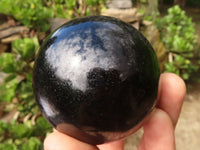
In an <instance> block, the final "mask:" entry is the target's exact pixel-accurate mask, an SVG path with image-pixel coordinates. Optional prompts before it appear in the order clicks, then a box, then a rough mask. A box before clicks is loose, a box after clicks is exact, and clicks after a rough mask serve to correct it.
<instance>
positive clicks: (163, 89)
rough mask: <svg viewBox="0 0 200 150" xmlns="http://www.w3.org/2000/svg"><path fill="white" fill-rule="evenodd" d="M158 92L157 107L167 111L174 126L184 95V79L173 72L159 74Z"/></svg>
mask: <svg viewBox="0 0 200 150" xmlns="http://www.w3.org/2000/svg"><path fill="white" fill-rule="evenodd" d="M158 93H159V94H158V104H157V107H158V108H160V109H162V110H164V111H165V112H166V113H168V115H169V116H170V118H171V120H172V122H173V125H174V127H175V126H176V123H177V121H178V117H179V115H180V112H181V107H182V104H183V101H184V98H185V95H186V87H185V83H184V81H183V80H182V79H181V78H180V77H179V76H177V75H175V74H173V73H164V74H162V75H161V76H160V82H159V92H158Z"/></svg>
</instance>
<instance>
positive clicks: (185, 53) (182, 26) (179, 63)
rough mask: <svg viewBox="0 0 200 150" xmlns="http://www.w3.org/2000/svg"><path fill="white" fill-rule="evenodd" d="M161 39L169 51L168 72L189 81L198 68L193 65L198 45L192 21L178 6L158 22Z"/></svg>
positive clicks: (169, 10)
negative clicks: (195, 49)
mask: <svg viewBox="0 0 200 150" xmlns="http://www.w3.org/2000/svg"><path fill="white" fill-rule="evenodd" d="M157 26H158V28H159V30H160V31H161V38H162V41H163V43H164V45H165V46H166V48H167V49H168V53H169V56H170V59H169V62H167V63H166V64H165V69H166V72H173V73H176V74H178V75H180V76H181V77H182V78H183V79H184V80H188V79H189V78H190V76H191V75H192V73H194V72H196V71H197V70H198V67H197V66H196V65H194V64H193V63H192V58H193V55H194V48H195V45H196V43H197V41H196V38H197V36H196V35H195V28H194V24H193V23H192V19H191V18H189V17H187V16H186V15H185V12H184V11H183V10H181V8H180V7H179V6H178V5H175V6H173V7H171V8H169V9H168V14H167V15H166V16H165V17H163V18H162V19H158V20H157Z"/></svg>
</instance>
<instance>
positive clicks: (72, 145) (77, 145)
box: [44, 131, 98, 150]
mask: <svg viewBox="0 0 200 150" xmlns="http://www.w3.org/2000/svg"><path fill="white" fill-rule="evenodd" d="M44 149H45V150H66V149H67V150H78V149H82V150H98V148H97V147H96V146H93V145H90V144H87V143H83V142H81V141H79V140H77V139H74V138H72V137H70V136H68V135H65V134H63V133H60V132H58V131H54V132H53V133H51V134H49V135H48V136H47V137H46V139H45V140H44Z"/></svg>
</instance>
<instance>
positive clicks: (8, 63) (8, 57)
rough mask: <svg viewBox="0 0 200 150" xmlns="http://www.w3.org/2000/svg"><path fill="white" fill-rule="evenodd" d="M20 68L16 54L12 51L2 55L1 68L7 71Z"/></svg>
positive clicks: (14, 70) (12, 71)
mask: <svg viewBox="0 0 200 150" xmlns="http://www.w3.org/2000/svg"><path fill="white" fill-rule="evenodd" d="M17 69H18V66H17V60H16V56H15V55H13V54H11V53H3V54H1V56H0V70H1V71H3V72H5V73H14V72H16V71H17Z"/></svg>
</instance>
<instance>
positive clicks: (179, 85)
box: [160, 73, 186, 100]
mask: <svg viewBox="0 0 200 150" xmlns="http://www.w3.org/2000/svg"><path fill="white" fill-rule="evenodd" d="M160 86H161V89H167V90H169V91H170V93H171V92H174V93H173V94H174V95H176V97H179V99H180V100H182V99H184V97H185V95H186V85H185V82H184V81H183V79H182V78H180V77H179V76H178V75H176V74H174V73H163V74H161V76H160Z"/></svg>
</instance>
